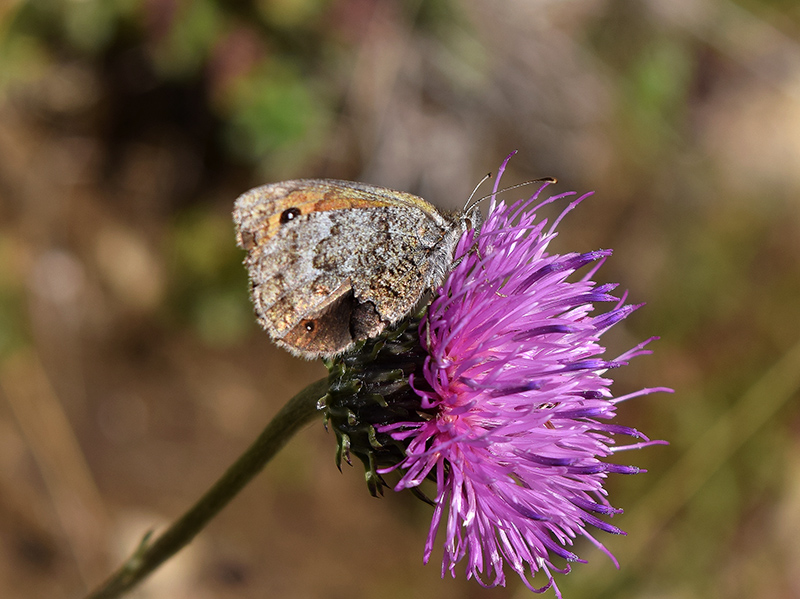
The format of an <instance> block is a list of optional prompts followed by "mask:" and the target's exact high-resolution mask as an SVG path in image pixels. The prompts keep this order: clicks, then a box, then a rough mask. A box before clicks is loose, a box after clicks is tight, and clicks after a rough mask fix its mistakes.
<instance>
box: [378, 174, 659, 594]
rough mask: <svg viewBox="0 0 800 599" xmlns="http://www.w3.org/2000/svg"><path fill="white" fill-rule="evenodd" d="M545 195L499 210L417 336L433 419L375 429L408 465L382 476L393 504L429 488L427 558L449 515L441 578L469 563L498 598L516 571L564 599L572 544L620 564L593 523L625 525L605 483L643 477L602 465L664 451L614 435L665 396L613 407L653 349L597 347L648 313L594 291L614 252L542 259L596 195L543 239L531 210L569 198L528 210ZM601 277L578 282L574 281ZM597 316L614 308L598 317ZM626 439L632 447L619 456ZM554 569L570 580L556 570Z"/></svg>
mask: <svg viewBox="0 0 800 599" xmlns="http://www.w3.org/2000/svg"><path fill="white" fill-rule="evenodd" d="M545 187H546V186H545ZM495 189H496V188H495ZM540 191H541V190H540ZM538 195H539V194H538V193H537V195H535V196H534V197H533V198H531V200H530V201H527V202H518V203H516V204H514V205H512V206H505V205H503V204H499V203H497V202H495V201H494V200H493V201H492V204H491V207H490V209H489V216H488V218H487V220H486V222H485V223H484V224H483V227H482V229H481V230H480V232H479V233H478V234H477V236H473V234H466V235H465V236H464V237H463V238H462V239H461V242H460V244H459V246H458V248H457V250H456V255H457V258H458V259H459V260H460V262H459V263H458V266H457V267H456V268H455V269H454V270H453V272H452V273H451V274H450V275H449V277H448V278H447V280H446V281H445V282H444V284H443V286H442V288H441V289H440V290H439V293H438V296H437V297H436V298H435V299H434V301H433V302H432V304H431V305H430V307H429V309H428V313H427V316H426V317H425V318H424V319H423V320H422V322H421V323H420V328H419V335H420V340H421V341H422V342H423V344H424V345H425V346H426V348H427V353H428V356H427V358H426V359H425V362H424V366H423V368H422V374H423V376H424V381H419V382H418V381H416V380H415V379H414V375H413V374H412V375H411V377H410V384H411V386H412V387H414V388H415V390H416V391H417V393H418V394H419V395H420V397H421V402H420V408H421V410H423V413H425V414H427V415H428V416H427V417H425V418H421V419H414V420H409V421H407V422H393V423H390V424H386V425H385V426H382V427H379V428H378V430H379V431H380V432H382V433H384V434H385V433H390V435H391V437H392V438H393V439H394V440H395V441H402V442H404V443H406V449H405V458H404V459H403V460H402V461H401V462H400V463H399V464H398V465H396V466H395V467H388V468H384V469H383V470H379V472H380V473H385V472H387V471H389V470H392V469H394V468H400V469H402V470H404V473H403V475H402V478H401V480H400V482H399V483H398V484H397V485H396V487H395V489H396V490H401V489H414V488H416V487H417V486H418V485H420V483H422V481H423V480H425V479H426V478H433V479H435V481H436V485H437V494H436V497H435V500H434V504H435V508H434V514H433V520H432V524H431V528H430V533H429V535H428V540H427V543H426V546H425V558H424V559H425V562H426V563H427V561H428V560H429V558H430V556H431V553H432V549H433V543H434V539H435V537H436V534H437V531H438V529H439V527H440V524H441V522H442V520H443V519H444V518H445V512H447V516H446V524H445V527H444V529H445V530H444V537H445V538H444V559H443V565H442V575H444V573H445V572H446V571H448V570H449V571H450V573H451V575H453V576H455V566H456V564H457V562H459V561H461V560H462V559H464V558H466V570H467V576H468V577H473V576H474V577H475V578H476V579H478V580H479V581H480V582H481V584H483V585H484V586H496V585H504V584H505V575H504V572H503V566H504V563H506V562H507V563H508V565H509V567H510V568H511V569H512V570H514V571H515V572H517V573H518V574H519V575H520V577H521V578H522V580H523V581H524V583H525V584H526V586H528V588H530V589H531V590H533V591H536V592H542V591H544V590H546V589H548V588H549V587H551V586H552V587H553V588H554V590H555V593H556V596H557V597H561V594H560V592H559V590H558V587H557V586H556V584H555V581H554V580H553V576H552V572H553V571H556V572H564V573H566V572H567V571H569V565H568V564H569V562H573V561H578V562H583V561H585V560H582V559H580V558H579V557H578V556H577V555H576V554H575V553H573V552H572V551H571V550H570V549H569V548H568V547H570V546H571V545H572V543H573V540H574V539H575V538H576V537H577V536H583V537H585V538H587V539H588V540H589V541H591V542H592V543H593V544H595V545H596V546H597V547H599V548H600V549H601V550H603V551H604V552H605V553H607V554H608V555H609V556H610V557H611V559H612V560H614V557H613V555H611V553H610V552H609V551H608V550H606V549H605V547H603V545H602V544H601V543H600V542H599V541H597V540H596V539H595V538H594V537H593V536H592V534H590V532H589V531H588V530H587V525H591V526H593V527H594V528H597V529H599V530H602V531H605V532H609V533H613V534H624V533H623V532H622V531H621V530H620V529H619V528H617V527H615V526H612V525H611V524H609V523H607V522H606V521H604V520H603V519H601V518H600V517H599V516H609V517H610V516H613V515H614V514H617V513H619V512H621V510H619V509H616V508H614V507H612V506H611V504H610V503H609V501H608V500H607V498H606V495H607V493H606V490H605V489H604V488H603V482H604V480H605V478H606V477H607V475H608V474H610V473H619V474H635V473H637V472H640V470H639V469H637V468H636V467H633V466H622V465H617V464H613V463H609V462H607V461H605V458H607V457H609V456H611V455H613V454H615V453H617V452H618V451H621V450H625V449H634V448H640V447H643V446H646V445H651V444H655V443H662V442H660V441H649V440H648V439H647V437H645V436H644V435H643V434H641V433H640V432H638V431H637V430H635V429H633V428H628V427H625V426H621V425H617V424H611V423H610V422H609V420H611V419H612V418H613V417H614V414H615V409H616V405H617V404H618V403H620V402H622V401H625V400H627V399H630V398H633V397H637V396H641V395H647V394H649V393H652V392H654V391H669V389H660V388H653V389H642V390H640V391H637V392H635V393H631V394H628V395H624V396H620V397H616V398H615V397H614V396H613V395H612V393H611V391H610V390H609V385H610V384H611V382H612V381H611V379H609V378H607V376H606V373H607V371H608V370H610V369H613V368H617V367H619V366H623V365H625V364H626V363H627V362H628V360H630V359H631V358H633V357H635V356H637V355H641V354H646V353H650V352H649V350H646V349H644V348H645V346H646V345H647V343H649V341H651V340H652V339H648V340H647V341H645V342H643V343H641V344H639V345H637V346H636V347H634V348H632V349H630V350H628V351H626V352H625V353H623V354H622V355H620V356H619V357H617V358H616V359H613V360H606V359H603V358H602V357H601V356H602V354H603V353H604V352H605V348H604V347H603V346H602V345H600V342H599V340H600V336H601V335H602V334H603V333H604V332H606V331H607V330H608V329H610V328H611V327H612V326H613V325H614V324H616V323H618V322H619V321H621V320H622V319H624V318H626V317H627V316H628V315H629V314H630V313H631V312H633V311H634V310H636V309H637V308H638V307H640V305H631V304H626V303H625V296H623V297H622V299H618V298H617V297H615V296H614V295H612V293H611V292H612V290H613V289H614V288H615V287H616V285H613V284H605V285H598V284H596V283H595V282H594V281H592V280H591V278H592V276H593V275H594V274H595V272H596V271H597V269H598V268H599V267H600V265H602V263H603V261H604V260H605V259H606V258H607V257H608V256H609V255H610V254H611V251H610V250H598V251H593V252H587V253H584V254H575V253H570V254H562V255H559V254H549V253H548V252H547V247H548V244H549V243H550V241H551V240H552V239H553V238H554V237H555V236H556V232H555V229H556V226H557V225H558V223H559V222H560V220H561V219H562V218H563V217H564V215H566V213H568V212H569V211H570V210H572V209H573V208H574V207H575V206H577V204H578V203H580V202H581V201H582V200H583V199H584V198H586V197H587V196H582V197H579V198H578V199H576V200H575V201H573V202H572V203H571V204H569V205H568V206H567V208H566V209H565V210H564V211H563V212H562V213H561V216H559V217H558V219H556V221H555V223H554V224H553V225H551V226H550V227H548V226H547V221H546V220H539V219H537V216H536V212H537V210H538V209H539V208H540V207H541V206H543V205H545V204H548V203H550V202H553V201H555V200H558V199H561V198H563V197H565V196H567V195H570V194H561V195H558V196H554V197H551V198H549V199H547V200H545V201H544V202H541V203H540V204H539V205H538V206H536V207H535V208H533V209H530V210H529V209H527V206H528V205H530V203H531V202H533V201H536V199H537V196H538ZM587 195H588V194H587ZM592 263H594V265H593V267H592V268H591V269H590V270H589V271H588V272H587V273H586V274H585V275H583V276H582V277H581V278H579V279H577V280H569V279H570V277H571V275H573V273H575V272H576V271H578V270H579V269H581V268H582V267H585V266H587V265H589V264H592ZM599 302H613V303H614V306H613V308H611V309H610V310H608V311H607V312H604V313H601V314H593V312H594V304H595V303H599ZM617 435H627V436H629V437H631V438H634V439H637V440H638V441H637V442H635V443H632V444H628V445H622V446H617V445H615V437H616V436H617ZM553 556H557V557H560V558H563V559H564V560H566V562H567V567H566V568H565V569H558V568H557V567H556V566H554V565H553V563H552V561H551V559H552V557H553ZM614 563H615V564H616V563H617V562H616V560H614ZM539 570H542V571H543V572H544V574H545V575H546V577H547V582H546V584H545V585H544V586H542V587H539V588H537V587H535V586H534V585H533V584H532V582H531V580H530V578H532V577H533V576H534V575H535V574H536V572H537V571H539Z"/></svg>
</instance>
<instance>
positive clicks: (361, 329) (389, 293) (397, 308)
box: [234, 180, 454, 358]
mask: <svg viewBox="0 0 800 599" xmlns="http://www.w3.org/2000/svg"><path fill="white" fill-rule="evenodd" d="M234 221H235V223H236V227H237V241H238V243H239V245H240V247H242V248H244V249H245V250H247V252H248V254H247V257H246V258H245V265H246V266H247V269H248V272H249V274H250V281H251V293H252V299H253V303H254V305H255V309H256V314H257V316H258V319H259V322H260V323H261V325H262V326H263V327H264V328H265V329H266V330H267V331H268V332H269V334H270V335H271V336H272V338H273V339H274V340H275V341H276V342H277V343H278V344H279V345H281V346H283V347H286V348H288V349H289V350H291V351H292V352H294V353H296V354H298V355H301V356H304V357H308V358H314V357H319V356H330V355H334V354H336V353H340V352H342V351H344V350H345V349H347V348H348V347H349V346H350V345H352V344H353V343H354V342H355V341H358V340H361V339H365V338H367V337H372V336H375V335H377V334H379V333H380V332H381V331H382V330H383V329H384V328H385V327H386V326H388V325H390V324H393V323H395V322H397V321H398V320H400V319H401V318H403V317H404V316H405V315H406V314H408V312H409V311H411V309H413V307H414V305H415V304H416V303H417V301H418V300H419V298H420V297H421V296H422V294H423V293H424V292H425V291H426V290H427V289H428V288H429V287H430V286H431V285H432V284H435V283H438V281H436V280H435V279H436V277H437V276H438V274H437V271H438V270H441V267H440V263H441V262H442V260H445V261H446V260H448V259H449V258H448V257H444V256H440V254H447V253H448V252H449V256H452V249H453V248H452V246H453V243H454V241H453V242H448V243H446V244H445V245H447V246H448V247H444V246H443V244H442V241H443V239H445V238H447V239H448V240H449V239H450V238H451V237H453V235H452V231H453V228H454V227H453V224H452V222H451V221H450V219H448V218H446V217H444V216H443V215H441V214H440V213H439V212H437V211H436V209H435V208H434V207H433V206H431V205H430V204H428V203H427V202H425V201H424V200H422V199H421V198H418V197H416V196H412V195H410V194H405V193H402V192H394V191H390V190H386V189H383V188H379V187H373V186H369V185H364V184H360V183H351V182H345V181H331V180H297V181H287V182H283V183H277V184H273V185H267V186H263V187H259V188H256V189H253V190H251V191H249V192H247V193H245V194H244V195H242V196H241V197H240V198H239V199H238V200H237V201H236V208H235V211H234Z"/></svg>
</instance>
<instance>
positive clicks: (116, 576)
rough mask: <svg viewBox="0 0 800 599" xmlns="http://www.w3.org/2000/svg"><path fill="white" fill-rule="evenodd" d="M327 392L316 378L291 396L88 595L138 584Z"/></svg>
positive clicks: (110, 594)
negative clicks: (198, 493) (194, 498)
mask: <svg viewBox="0 0 800 599" xmlns="http://www.w3.org/2000/svg"><path fill="white" fill-rule="evenodd" d="M327 391H328V380H327V378H326V379H321V380H319V381H317V382H315V383H312V384H311V385H309V386H308V387H306V388H305V389H303V390H302V391H301V392H300V393H298V394H297V395H295V396H294V397H293V398H292V399H290V400H289V401H288V402H287V403H286V405H285V406H283V408H281V410H280V411H279V412H278V413H277V414H276V415H275V417H274V418H273V419H272V421H270V423H269V424H268V425H267V427H266V428H265V429H264V431H263V432H262V433H261V434H260V435H259V437H258V438H257V439H256V440H255V442H254V443H253V444H252V445H251V446H250V447H249V448H248V449H247V451H245V452H244V454H242V456H241V457H240V458H239V459H238V460H236V462H235V463H234V464H233V465H232V466H231V467H230V468H228V470H227V471H226V472H225V474H223V475H222V477H221V478H220V479H219V480H218V481H217V482H216V483H215V484H214V486H213V487H211V488H210V489H209V490H208V491H207V492H206V494H205V495H203V496H202V497H201V498H200V500H199V501H198V502H197V503H195V504H194V506H192V507H191V508H190V509H189V511H187V512H186V513H185V514H184V515H183V516H181V517H180V518H179V519H178V520H176V521H175V522H174V523H173V524H172V525H171V526H170V527H169V528H168V529H167V530H165V531H164V532H163V533H162V534H161V535H160V536H159V537H158V538H157V539H155V540H154V541H152V542H150V536H151V533H147V534H146V535H145V537H144V538H143V539H142V542H141V543H140V545H139V548H138V549H137V550H136V551H135V552H134V553H133V555H132V556H131V557H129V558H128V559H127V561H125V563H124V564H122V566H120V567H119V569H117V571H116V572H114V573H113V574H112V575H111V576H110V577H109V578H108V579H107V580H106V581H105V582H104V583H103V584H102V585H100V586H99V587H98V588H97V589H95V590H94V591H93V592H91V593H90V594H89V595H87V596H86V599H113V598H115V597H120V596H121V595H123V594H124V593H125V592H126V591H128V590H130V589H131V588H133V587H134V586H136V585H137V584H138V583H139V582H140V581H141V580H142V579H144V578H145V577H146V576H147V575H148V574H150V573H151V572H152V571H153V570H155V569H156V568H158V567H159V566H160V565H161V564H163V563H164V562H165V561H166V560H168V559H169V558H170V557H172V556H173V555H175V554H176V553H177V552H178V551H180V550H181V549H182V548H183V547H185V546H186V545H188V544H189V542H190V541H191V540H192V539H193V538H194V537H195V535H197V534H198V533H199V532H200V531H201V530H202V529H203V527H205V525H206V524H208V522H209V521H210V520H211V519H212V518H214V516H216V515H217V514H218V513H219V512H220V511H222V508H224V507H225V506H226V505H228V503H229V502H230V501H231V499H233V498H234V497H235V496H236V495H237V494H238V493H239V491H241V490H242V489H243V488H244V487H245V485H247V483H249V482H250V481H251V480H252V479H253V477H255V475H256V474H258V473H259V472H260V471H261V469H262V468H263V467H264V466H265V465H266V464H267V462H269V461H270V460H271V459H272V458H273V457H274V456H275V454H276V453H278V451H279V450H280V449H281V448H282V447H283V446H284V445H285V444H286V442H287V441H288V440H289V439H290V438H291V437H292V436H293V435H294V434H295V433H296V432H297V431H298V430H299V429H300V428H301V427H302V426H303V425H304V424H306V423H307V422H308V421H309V420H311V418H312V417H313V416H314V415H315V414H316V413H317V401H318V400H319V399H320V398H321V397H323V396H324V395H325V394H326V393H327Z"/></svg>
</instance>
